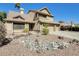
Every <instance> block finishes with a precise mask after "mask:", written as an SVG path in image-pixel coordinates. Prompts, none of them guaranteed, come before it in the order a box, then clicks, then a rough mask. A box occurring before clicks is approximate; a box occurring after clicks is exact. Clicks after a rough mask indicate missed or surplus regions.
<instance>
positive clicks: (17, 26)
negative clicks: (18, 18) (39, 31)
mask: <svg viewBox="0 0 79 59" xmlns="http://www.w3.org/2000/svg"><path fill="white" fill-rule="evenodd" d="M13 29H24V24H22V23H14V24H13Z"/></svg>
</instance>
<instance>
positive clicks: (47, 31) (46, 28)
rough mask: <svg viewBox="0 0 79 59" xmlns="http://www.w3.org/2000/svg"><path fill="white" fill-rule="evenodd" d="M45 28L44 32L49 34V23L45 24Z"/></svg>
mask: <svg viewBox="0 0 79 59" xmlns="http://www.w3.org/2000/svg"><path fill="white" fill-rule="evenodd" d="M43 26H44V28H43V31H42V32H43V34H44V35H47V34H48V33H49V29H48V24H43Z"/></svg>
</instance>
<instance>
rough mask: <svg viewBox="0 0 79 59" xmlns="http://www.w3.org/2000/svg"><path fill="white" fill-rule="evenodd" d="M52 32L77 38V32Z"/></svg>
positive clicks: (78, 38) (78, 34) (78, 35)
mask: <svg viewBox="0 0 79 59" xmlns="http://www.w3.org/2000/svg"><path fill="white" fill-rule="evenodd" d="M53 34H55V35H60V36H64V37H68V38H73V39H77V40H79V32H72V31H58V32H54V33H53Z"/></svg>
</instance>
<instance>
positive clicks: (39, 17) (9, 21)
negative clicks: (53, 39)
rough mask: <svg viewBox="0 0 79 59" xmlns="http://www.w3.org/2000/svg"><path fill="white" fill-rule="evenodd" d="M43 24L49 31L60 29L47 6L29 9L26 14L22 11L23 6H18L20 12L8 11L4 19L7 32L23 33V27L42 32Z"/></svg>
mask: <svg viewBox="0 0 79 59" xmlns="http://www.w3.org/2000/svg"><path fill="white" fill-rule="evenodd" d="M43 24H48V29H49V33H52V32H53V31H59V30H60V24H59V23H56V22H54V16H53V15H51V13H50V12H49V10H48V8H42V9H40V10H29V11H28V13H27V14H25V13H24V9H23V8H20V12H14V11H10V12H9V13H8V14H7V18H6V19H5V27H6V29H7V33H9V34H12V33H19V32H20V33H23V30H24V28H28V29H29V31H39V32H42V30H43V28H44V26H43Z"/></svg>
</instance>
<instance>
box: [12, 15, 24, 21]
mask: <svg viewBox="0 0 79 59" xmlns="http://www.w3.org/2000/svg"><path fill="white" fill-rule="evenodd" d="M18 18H19V19H23V20H24V18H23V17H22V16H20V15H18V16H16V17H13V19H18Z"/></svg>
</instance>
